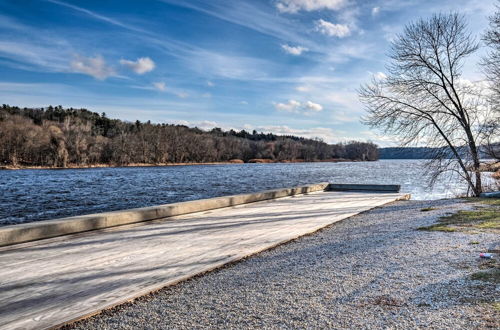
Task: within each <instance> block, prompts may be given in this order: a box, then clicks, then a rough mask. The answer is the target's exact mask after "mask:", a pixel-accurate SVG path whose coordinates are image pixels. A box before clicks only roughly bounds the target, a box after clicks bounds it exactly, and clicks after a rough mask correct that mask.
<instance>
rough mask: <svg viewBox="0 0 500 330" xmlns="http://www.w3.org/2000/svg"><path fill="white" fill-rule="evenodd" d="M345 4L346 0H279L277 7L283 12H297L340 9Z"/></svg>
mask: <svg viewBox="0 0 500 330" xmlns="http://www.w3.org/2000/svg"><path fill="white" fill-rule="evenodd" d="M345 4H346V1H345V0H279V1H277V2H276V8H277V9H278V11H280V12H282V13H290V14H295V13H297V12H299V11H302V10H303V11H316V10H321V9H328V10H339V9H341V8H342V7H344V5H345Z"/></svg>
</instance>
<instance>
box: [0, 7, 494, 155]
mask: <svg viewBox="0 0 500 330" xmlns="http://www.w3.org/2000/svg"><path fill="white" fill-rule="evenodd" d="M495 3H497V2H496V1H495V0H468V1H467V0H373V1H369V0H210V1H208V0H162V1H161V0H158V1H154V0H148V1H139V0H137V1H118V0H116V1H114V0H100V1H92V0H85V1H71V0H40V1H35V0H32V1H30V0H0V103H4V104H10V105H17V106H23V107H24V106H26V107H46V106H48V105H62V106H63V107H76V108H87V109H89V110H91V111H96V112H99V113H101V112H105V113H106V114H107V116H108V117H111V118H119V119H123V120H128V121H135V120H140V121H147V120H151V121H152V122H155V123H174V124H182V125H188V126H193V127H194V126H197V127H200V128H203V129H211V128H213V127H221V128H223V129H231V128H232V129H236V130H241V129H246V130H249V131H252V130H254V129H255V130H257V131H263V132H272V133H276V134H293V135H299V136H305V137H311V138H316V137H317V138H321V139H323V140H324V141H326V142H329V143H336V142H342V141H348V140H353V139H355V140H362V141H365V140H369V141H373V142H375V143H377V144H379V145H382V146H390V145H394V144H395V141H396V140H395V138H394V137H392V136H385V135H384V134H382V133H381V132H377V131H374V130H370V129H369V128H368V127H367V126H365V125H363V124H362V123H361V122H360V119H361V118H362V117H363V115H364V109H363V105H362V104H360V103H359V100H358V95H357V89H358V88H359V86H360V85H361V84H363V83H366V82H369V81H370V80H371V78H372V77H373V76H376V77H383V76H384V70H385V67H386V65H387V63H388V61H387V53H388V51H389V49H390V42H391V40H393V39H394V38H395V37H397V34H398V33H400V32H401V31H402V30H403V28H404V26H405V24H408V23H409V22H411V21H413V20H416V19H418V18H420V17H423V18H425V17H429V16H430V15H432V14H433V13H438V12H445V13H447V12H450V11H459V12H461V13H463V14H464V15H465V17H466V18H467V20H468V21H469V28H470V30H471V31H472V32H473V34H475V35H477V37H478V38H480V36H481V33H483V32H484V30H485V29H486V27H487V25H488V19H487V16H488V15H491V14H492V13H493V12H494V10H495ZM483 52H484V49H481V50H480V51H479V52H478V53H477V54H476V55H474V56H473V57H471V58H469V60H468V62H467V63H466V64H465V66H464V73H465V76H464V78H466V79H469V80H480V79H482V75H481V72H480V69H479V68H478V66H477V65H476V64H477V62H478V60H479V57H480V56H481V53H483Z"/></svg>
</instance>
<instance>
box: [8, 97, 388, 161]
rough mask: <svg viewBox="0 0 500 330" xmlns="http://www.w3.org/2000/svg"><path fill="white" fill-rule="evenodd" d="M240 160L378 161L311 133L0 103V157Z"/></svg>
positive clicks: (365, 145) (369, 148)
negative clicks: (130, 118) (127, 118)
mask: <svg viewBox="0 0 500 330" xmlns="http://www.w3.org/2000/svg"><path fill="white" fill-rule="evenodd" d="M233 159H240V160H242V161H245V162H248V161H250V160H252V159H267V160H273V161H297V160H303V161H321V160H330V159H349V160H361V161H368V160H377V159H378V149H377V146H376V145H375V144H373V143H370V142H355V141H353V142H349V143H341V144H333V145H331V144H327V143H325V142H323V141H321V140H318V139H306V138H302V137H296V136H279V135H275V134H265V133H258V132H256V131H253V132H252V133H250V132H247V131H245V130H242V131H239V132H237V131H234V130H230V131H223V130H221V129H220V128H214V129H212V130H211V131H204V130H201V129H198V128H190V127H187V126H183V125H170V124H153V123H151V122H150V121H148V122H145V123H143V122H140V121H136V122H135V123H131V122H125V121H121V120H118V119H110V118H108V117H107V116H106V114H105V113H102V114H99V113H96V112H91V111H89V110H86V109H73V108H69V109H64V108H63V107H61V106H56V107H53V106H49V107H47V108H19V107H15V106H9V105H5V104H4V105H2V107H1V108H0V162H1V163H2V164H4V165H10V166H48V167H67V166H69V165H75V166H88V165H96V164H110V165H127V164H134V163H142V164H165V163H189V162H193V163H203V162H225V161H229V160H233Z"/></svg>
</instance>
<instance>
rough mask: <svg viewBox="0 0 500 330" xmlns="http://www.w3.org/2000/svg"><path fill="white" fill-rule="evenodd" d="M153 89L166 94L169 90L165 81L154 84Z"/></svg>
mask: <svg viewBox="0 0 500 330" xmlns="http://www.w3.org/2000/svg"><path fill="white" fill-rule="evenodd" d="M153 87H154V88H156V89H157V90H159V91H160V92H165V91H166V90H167V85H166V84H165V83H164V82H163V81H158V82H154V83H153Z"/></svg>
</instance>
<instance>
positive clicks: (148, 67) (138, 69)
mask: <svg viewBox="0 0 500 330" xmlns="http://www.w3.org/2000/svg"><path fill="white" fill-rule="evenodd" d="M120 64H121V65H124V66H126V67H128V68H129V69H130V70H132V71H134V72H135V73H137V74H145V73H147V72H150V71H153V69H154V68H155V66H156V65H155V62H153V60H152V59H150V58H149V57H140V58H138V59H137V60H135V61H130V60H123V59H122V60H120Z"/></svg>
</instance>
